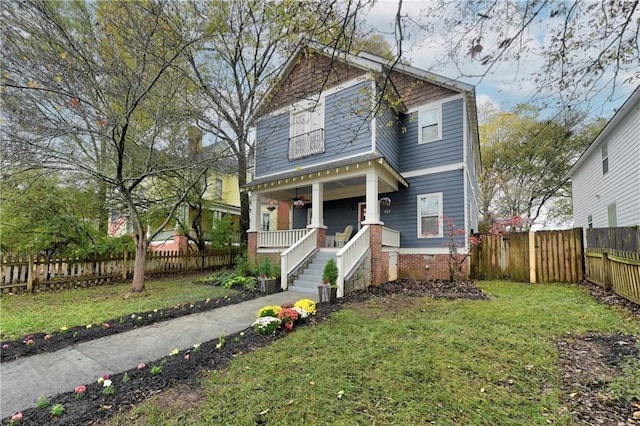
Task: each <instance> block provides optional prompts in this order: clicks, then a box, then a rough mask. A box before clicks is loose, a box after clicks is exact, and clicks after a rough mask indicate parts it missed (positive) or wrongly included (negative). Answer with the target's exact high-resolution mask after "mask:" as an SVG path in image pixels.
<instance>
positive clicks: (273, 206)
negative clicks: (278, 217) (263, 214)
mask: <svg viewBox="0 0 640 426" xmlns="http://www.w3.org/2000/svg"><path fill="white" fill-rule="evenodd" d="M277 207H278V206H277V205H276V203H275V201H273V200H272V201H269V205H268V206H267V210H269V211H270V212H272V211H274V210H275V209H276V208H277Z"/></svg>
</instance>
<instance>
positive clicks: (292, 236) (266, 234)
mask: <svg viewBox="0 0 640 426" xmlns="http://www.w3.org/2000/svg"><path fill="white" fill-rule="evenodd" d="M306 233H307V230H306V229H289V230H284V231H260V232H258V247H291V246H292V245H294V244H295V243H296V242H297V241H299V240H300V239H301V238H302V237H304V236H305V234H306Z"/></svg>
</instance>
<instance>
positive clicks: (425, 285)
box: [2, 279, 640, 425]
mask: <svg viewBox="0 0 640 426" xmlns="http://www.w3.org/2000/svg"><path fill="white" fill-rule="evenodd" d="M592 294H593V295H594V297H596V298H598V299H600V295H599V294H598V292H597V289H596V290H595V292H593V293H592ZM255 296H257V295H255ZM255 296H254V297H255ZM389 296H407V297H420V296H431V297H436V298H446V299H458V298H466V299H473V300H481V299H487V298H488V297H487V295H486V294H484V293H483V292H482V291H481V290H479V289H478V288H477V287H475V285H473V283H472V282H470V281H465V282H462V283H458V284H452V283H448V282H444V281H436V282H422V281H417V280H412V279H403V280H398V281H395V282H390V283H385V284H382V285H380V286H376V287H371V288H369V289H366V290H359V291H356V292H354V293H352V294H349V295H348V296H347V297H345V298H342V299H339V300H338V301H337V303H335V304H326V303H322V304H318V307H317V308H318V312H317V314H316V315H315V316H314V317H313V318H312V319H311V320H310V321H309V323H308V325H310V326H312V325H314V324H317V323H320V322H322V321H323V320H324V319H326V318H327V317H328V316H329V315H330V314H331V313H333V312H335V311H337V310H340V309H342V308H343V307H348V306H349V305H351V304H358V303H360V302H362V301H366V300H368V299H371V298H382V297H389ZM605 296H606V297H607V298H608V299H607V302H606V303H609V304H617V305H619V306H622V307H623V308H625V303H624V302H622V300H624V299H622V300H620V301H618V302H619V303H616V300H617V299H615V298H611V297H610V295H607V294H605ZM247 297H251V295H245V296H244V297H242V298H241V300H240V299H239V300H237V301H242V300H247V299H246V298H247ZM233 300H235V299H229V300H227V301H223V300H220V301H219V303H215V301H209V302H207V303H204V301H203V302H198V303H194V304H193V307H191V305H189V307H188V308H187V309H185V307H184V306H180V307H176V310H177V311H176V312H173V310H167V309H164V310H163V311H164V316H165V317H166V316H168V315H174V314H175V315H182V314H184V315H187V314H189V313H193V312H195V311H196V307H198V308H197V309H201V310H206V308H208V309H215V308H216V307H218V306H224V304H230V303H232V301H233ZM212 302H213V303H212ZM223 303H224V304H223ZM236 303H237V302H236ZM179 312H180V313H179ZM184 312H186V313H184ZM631 312H634V313H635V314H636V315H638V316H639V318H640V310H638V311H635V310H631ZM144 314H147V315H148V313H138V314H136V317H135V318H131V319H132V320H135V321H129V320H128V318H127V319H125V321H124V322H121V321H120V319H116V320H115V321H111V322H114V323H117V324H118V326H119V329H118V330H119V332H122V331H126V330H125V328H126V327H127V326H129V327H130V328H129V329H131V328H136V327H140V326H143V325H144V324H143V321H146V318H145V315H144ZM153 314H157V312H153ZM138 317H142V318H143V319H142V320H138ZM139 321H140V322H139ZM157 321H158V319H156V321H152V322H151V323H153V322H157ZM145 324H146V323H145ZM113 326H115V324H113ZM94 329H95V330H94ZM110 329H111V327H110V328H109V329H106V331H107V332H108V330H110ZM92 330H93V331H92ZM74 332H77V335H76V336H75V337H73V338H72V336H73V333H74ZM104 332H105V329H103V327H92V328H90V329H86V327H81V328H75V327H74V329H70V330H68V331H67V332H66V333H60V334H59V335H61V336H63V337H64V338H61V339H60V340H59V341H58V340H56V341H55V345H56V346H55V349H54V346H52V345H49V344H48V345H47V346H41V348H40V349H39V350H38V352H35V349H30V350H31V351H33V352H24V353H22V354H20V355H16V353H14V355H13V358H8V359H15V358H16V356H17V357H20V356H29V355H33V354H35V353H39V352H42V351H46V350H57V349H60V348H61V347H64V343H63V342H67V345H72V344H75V343H77V342H76V341H75V340H74V339H76V338H78V337H79V335H80V334H82V335H83V336H85V338H84V340H90V339H91V338H98V337H101V336H103V335H105V334H102V333H104ZM70 333H71V334H70ZM91 333H96V334H93V336H94V337H88V336H90V335H91ZM36 336H40V338H41V337H42V336H41V335H40V334H38V335H34V338H35V337H36ZM285 336H286V334H283V333H280V334H276V335H273V336H262V335H259V334H257V333H255V332H254V331H253V330H252V329H250V328H249V329H246V330H245V331H243V332H242V333H238V334H234V335H230V336H226V338H225V343H224V344H223V345H222V346H221V347H220V346H219V345H218V343H219V341H218V340H213V341H209V342H205V343H202V344H201V345H200V346H199V348H198V349H197V350H196V349H191V350H188V351H181V352H180V353H179V354H177V355H174V356H168V357H165V358H162V359H160V360H157V361H156V362H154V363H150V364H148V365H147V366H145V368H144V369H141V370H138V369H137V368H134V369H131V370H129V371H127V372H124V373H120V374H115V375H112V376H111V377H110V378H109V379H110V380H112V382H113V385H114V387H115V389H116V391H115V392H114V394H113V395H104V394H103V387H102V385H100V384H99V383H97V382H94V383H91V384H85V385H86V393H85V394H84V396H83V397H82V398H81V399H78V398H77V397H76V395H75V394H74V393H73V392H72V391H70V392H66V393H62V394H60V395H57V396H56V397H54V398H51V400H50V406H52V405H55V404H63V405H64V408H65V411H64V414H63V415H62V416H60V417H58V418H52V417H51V415H50V414H49V413H50V408H45V409H37V408H29V409H27V410H24V411H23V415H24V420H23V421H22V422H21V424H22V425H46V424H57V425H58V424H65V425H96V424H100V423H101V422H103V421H105V420H106V419H108V418H110V417H112V416H113V415H115V414H117V413H120V412H125V411H127V410H129V409H130V408H131V407H132V406H134V405H135V404H138V403H140V402H142V401H144V400H145V399H148V398H149V397H151V396H153V395H156V394H158V393H160V392H161V391H162V390H164V389H167V388H168V387H171V386H175V385H182V386H188V387H192V388H197V386H198V383H199V378H200V374H201V372H202V371H205V370H212V369H221V368H224V367H225V366H226V365H227V364H228V362H229V360H231V359H232V358H235V357H237V356H239V355H242V354H244V353H247V352H251V351H253V350H256V349H258V348H261V347H264V346H267V345H269V344H271V343H272V342H273V341H275V340H277V339H281V338H283V337H285ZM39 340H41V339H39ZM52 340H53V338H52V339H49V341H48V342H49V343H51V342H52ZM585 341H589V342H591V343H594V342H596V343H597V347H598V348H600V349H598V350H599V351H600V352H599V353H601V352H602V347H606V348H609V352H607V353H608V354H609V355H607V356H604V357H600V358H599V359H598V362H601V363H603V364H604V365H607V366H610V368H612V369H613V370H607V371H619V368H620V365H622V363H623V361H624V360H626V359H627V358H628V357H629V356H638V353H637V346H634V344H635V342H637V340H636V338H634V337H631V336H622V335H614V336H602V335H588V336H570V337H568V338H566V339H563V340H562V341H560V342H558V344H557V347H558V350H559V351H560V365H561V366H562V368H563V370H564V371H565V372H567V375H565V385H566V386H565V387H566V389H567V390H568V392H567V395H569V394H571V395H573V396H572V397H569V396H567V398H566V401H565V402H566V405H567V406H568V407H569V408H570V410H571V411H572V414H573V417H574V418H575V419H576V421H578V422H579V423H582V424H614V425H617V424H636V423H633V420H626V419H628V418H630V416H632V407H620V406H616V405H612V404H611V402H610V401H602V400H601V398H599V397H598V395H599V392H598V390H599V388H597V387H596V388H594V387H593V386H592V383H593V381H594V379H597V380H600V379H599V378H596V377H595V374H596V373H595V371H593V369H584V371H582V370H581V371H576V370H577V368H576V366H580V365H586V364H585V363H586V362H588V361H587V360H585V359H584V358H582V357H588V358H590V357H591V355H590V354H589V352H588V351H585V350H584V348H585V345H584V343H583V342H585ZM621 341H625V342H627V343H625V344H624V345H622V344H619V342H621ZM12 343H15V344H17V345H18V346H26V345H25V344H23V343H22V341H17V342H12ZM602 345H604V346H602ZM30 346H31V345H30ZM33 346H35V345H33ZM217 346H218V347H217ZM42 348H44V349H42ZM633 348H635V352H634V350H633ZM3 352H4V351H3ZM4 360H5V358H4V353H3V361H4ZM154 366H160V367H162V373H161V374H157V375H152V374H151V373H150V372H151V369H152V368H153V367H154ZM616 369H617V370H616ZM590 372H591V373H592V377H588V376H589V374H590ZM125 376H126V379H125ZM583 376H587V377H583ZM589 380H591V382H590V383H591V385H589V384H588V382H589ZM583 381H584V382H585V383H587V384H585V385H584V386H582V385H580V386H581V387H580V390H579V395H580V397H579V398H576V395H578V393H576V383H582V382H583ZM9 418H10V416H8V417H5V418H4V419H2V424H7V423H8V422H9ZM611 419H615V421H613V423H612V422H611V421H612V420H611ZM620 419H621V420H620ZM629 421H630V422H631V423H629ZM625 422H627V423H625Z"/></svg>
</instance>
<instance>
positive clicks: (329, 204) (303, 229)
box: [249, 158, 407, 297]
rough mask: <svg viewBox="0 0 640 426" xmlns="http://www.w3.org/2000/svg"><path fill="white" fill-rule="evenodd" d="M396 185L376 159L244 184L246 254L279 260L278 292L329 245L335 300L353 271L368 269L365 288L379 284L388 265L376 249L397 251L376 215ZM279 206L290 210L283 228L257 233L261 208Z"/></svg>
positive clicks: (398, 180)
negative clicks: (335, 269) (248, 211)
mask: <svg viewBox="0 0 640 426" xmlns="http://www.w3.org/2000/svg"><path fill="white" fill-rule="evenodd" d="M399 185H405V186H406V185H407V183H406V181H405V180H404V179H403V178H402V177H401V176H400V175H399V174H398V173H397V172H395V171H394V170H393V168H391V167H390V166H389V165H388V164H387V163H386V161H385V160H384V159H382V158H377V159H374V160H367V161H362V162H356V163H353V164H345V165H341V166H338V167H331V168H325V169H323V170H314V171H308V172H306V173H304V172H303V171H298V172H297V173H295V174H292V175H291V176H279V177H278V178H275V177H274V178H273V179H265V178H263V179H260V180H259V181H254V182H252V183H251V184H250V185H249V187H250V189H251V191H252V192H251V216H250V220H251V229H250V230H249V255H250V256H251V257H252V258H254V259H255V258H256V257H260V256H265V255H266V256H269V257H271V258H277V257H279V258H280V267H281V286H282V288H283V289H287V288H289V287H290V286H291V285H293V284H294V283H295V282H296V279H297V278H298V277H299V276H300V274H301V273H302V271H303V270H304V269H305V266H306V265H308V264H309V263H310V262H312V261H313V259H314V257H315V256H316V253H318V251H319V250H321V249H325V248H334V247H335V249H334V250H331V251H332V252H335V259H336V263H337V265H338V274H339V275H338V280H337V286H338V296H339V297H341V296H342V295H344V293H345V282H346V281H347V280H349V279H351V278H352V277H353V275H354V274H356V272H358V271H359V269H360V272H359V275H360V276H361V275H362V271H361V270H362V268H364V270H365V271H368V273H369V276H370V279H369V280H368V281H369V283H368V285H369V284H371V283H373V284H378V283H381V282H384V281H386V280H387V279H389V275H390V274H391V273H393V270H392V269H393V268H392V266H393V265H390V262H389V260H388V257H389V256H388V255H387V256H383V253H382V247H383V246H386V247H399V246H400V233H399V232H398V231H396V230H393V229H390V228H387V227H384V223H383V222H382V221H381V219H380V212H381V209H384V208H385V207H386V205H387V204H388V201H389V200H392V198H393V193H394V192H395V191H397V190H398V187H399ZM381 201H382V202H381ZM282 203H287V204H288V206H289V210H290V212H289V217H290V220H289V221H288V225H289V226H288V229H275V230H274V229H272V228H271V229H270V230H264V229H261V223H264V220H263V219H264V218H263V217H262V216H263V215H264V214H265V210H264V205H265V204H267V205H268V206H269V207H271V208H272V209H273V208H278V207H277V206H281V205H282ZM349 229H351V230H352V232H351V235H350V237H349V238H348V239H347V240H346V241H340V240H341V238H340V235H339V233H344V231H345V230H349ZM324 251H326V250H324ZM363 263H367V265H364V266H363ZM320 283H321V281H320V280H318V282H317V284H320Z"/></svg>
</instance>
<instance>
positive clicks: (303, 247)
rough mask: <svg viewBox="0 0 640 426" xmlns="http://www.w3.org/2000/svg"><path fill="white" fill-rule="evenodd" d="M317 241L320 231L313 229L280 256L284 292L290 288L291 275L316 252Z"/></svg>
mask: <svg viewBox="0 0 640 426" xmlns="http://www.w3.org/2000/svg"><path fill="white" fill-rule="evenodd" d="M305 231H306V230H305ZM317 240H318V230H317V229H313V230H311V231H309V232H307V233H306V235H305V236H304V237H302V238H300V239H299V240H298V241H297V242H296V243H294V244H292V245H291V247H289V248H288V249H286V250H285V251H283V252H282V253H281V254H280V274H281V278H280V280H281V281H280V286H281V287H282V289H283V290H286V289H287V287H288V286H289V284H288V283H289V274H291V272H293V271H294V270H295V269H296V268H297V267H298V266H299V265H300V263H302V261H303V260H305V259H306V258H307V257H308V256H309V255H310V254H311V253H313V252H314V251H315V250H316V247H317V244H318V243H317Z"/></svg>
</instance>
